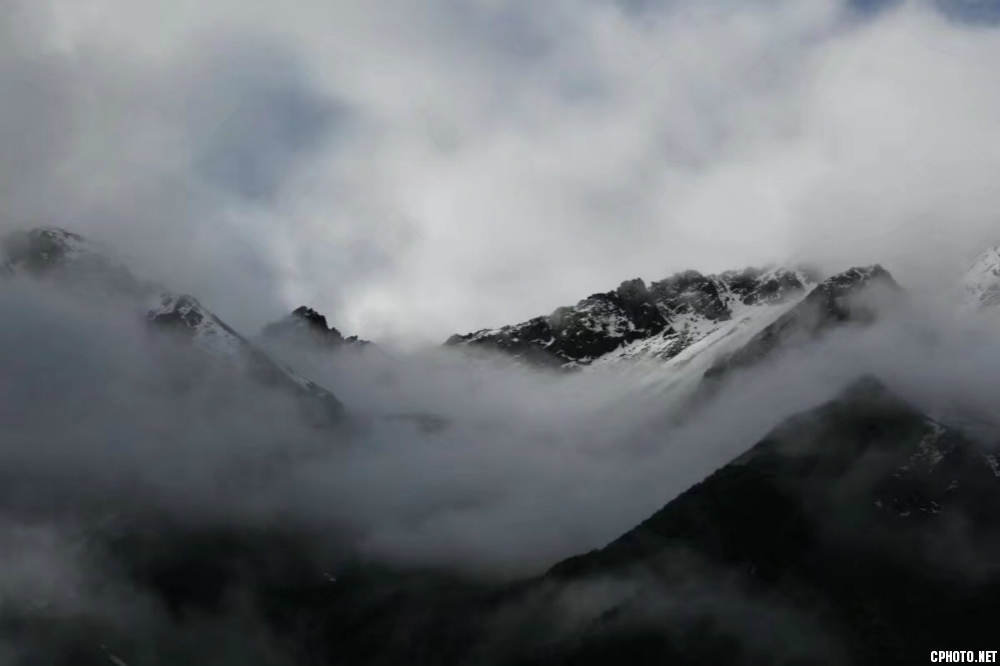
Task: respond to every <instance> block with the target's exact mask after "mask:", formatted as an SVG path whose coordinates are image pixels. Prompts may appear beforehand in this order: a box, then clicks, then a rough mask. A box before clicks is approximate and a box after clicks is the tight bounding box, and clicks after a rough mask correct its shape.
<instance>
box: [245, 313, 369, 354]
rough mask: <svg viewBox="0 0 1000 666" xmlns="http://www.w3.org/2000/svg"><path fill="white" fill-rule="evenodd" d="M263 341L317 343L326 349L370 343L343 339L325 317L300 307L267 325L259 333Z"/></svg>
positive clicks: (355, 339) (359, 346)
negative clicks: (284, 340) (280, 340)
mask: <svg viewBox="0 0 1000 666" xmlns="http://www.w3.org/2000/svg"><path fill="white" fill-rule="evenodd" d="M261 336H262V337H263V338H264V339H265V340H269V341H275V340H279V339H286V340H290V341H293V342H308V343H314V344H316V343H318V344H320V345H323V346H328V347H344V346H350V347H358V348H361V347H366V346H368V345H370V344H371V343H370V342H369V341H368V340H361V339H359V338H358V336H356V335H351V336H348V337H344V335H343V334H342V333H341V332H340V331H338V330H337V329H336V328H335V327H333V326H329V325H328V323H327V320H326V317H325V316H323V315H321V314H320V313H319V312H317V311H316V310H313V309H312V308H310V307H308V306H305V305H302V306H300V307H297V308H295V310H293V311H292V313H291V314H289V315H287V316H286V317H284V318H283V319H280V320H279V321H276V322H273V323H270V324H268V325H267V326H265V327H264V328H263V330H262V331H261Z"/></svg>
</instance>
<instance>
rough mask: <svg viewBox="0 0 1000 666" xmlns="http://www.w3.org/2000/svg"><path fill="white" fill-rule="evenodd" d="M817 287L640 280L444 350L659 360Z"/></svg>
mask: <svg viewBox="0 0 1000 666" xmlns="http://www.w3.org/2000/svg"><path fill="white" fill-rule="evenodd" d="M815 284H816V275H815V274H814V273H813V272H811V271H808V270H790V269H784V268H773V269H768V270H762V269H753V268H748V269H746V270H743V271H728V272H725V273H722V274H719V275H702V274H701V273H698V272H696V271H686V272H683V273H678V274H677V275H674V276H672V277H669V278H667V279H665V280H661V281H659V282H653V283H652V284H651V285H649V286H648V287H647V286H646V284H645V282H643V281H642V280H641V279H635V280H629V281H626V282H623V283H622V284H621V285H620V286H619V287H618V288H617V289H616V290H615V291H610V292H606V293H602V294H594V295H592V296H590V297H588V298H585V299H584V300H582V301H580V302H579V303H577V304H576V305H575V306H571V307H563V308H558V309H557V310H556V311H555V312H553V313H552V314H551V315H549V316H547V317H546V316H543V317H536V318H534V319H531V320H529V321H527V322H524V323H522V324H516V325H511V326H504V327H503V328H499V329H485V330H482V331H477V332H475V333H469V334H467V335H455V336H452V337H451V338H450V339H449V340H448V341H447V342H446V343H445V344H447V345H452V346H472V347H477V348H482V349H491V350H496V351H500V352H503V353H506V354H510V355H513V356H514V357H517V358H521V359H524V360H527V361H529V362H534V363H539V364H542V365H548V366H555V367H567V368H576V367H581V366H587V365H605V364H609V363H616V362H619V361H622V360H626V359H634V358H651V359H658V360H660V361H664V360H669V359H671V358H674V357H676V356H677V355H678V354H680V353H681V352H682V351H684V350H685V349H687V348H689V347H691V346H692V345H696V344H697V343H699V342H701V341H703V340H706V339H708V338H710V337H712V336H713V335H715V334H718V333H719V332H720V331H730V330H732V329H733V328H734V326H736V325H737V324H736V323H735V322H739V323H740V324H745V323H748V322H751V321H759V320H760V319H761V318H764V319H770V318H773V317H776V316H777V315H778V314H779V313H780V312H781V311H783V308H784V307H787V306H789V305H790V304H792V303H794V302H795V300H797V299H799V298H801V297H803V296H804V295H805V293H807V292H808V290H809V289H810V288H811V287H812V286H813V285H815Z"/></svg>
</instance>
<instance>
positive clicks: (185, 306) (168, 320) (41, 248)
mask: <svg viewBox="0 0 1000 666" xmlns="http://www.w3.org/2000/svg"><path fill="white" fill-rule="evenodd" d="M0 259H2V265H3V266H4V267H5V268H6V271H5V272H7V273H8V275H13V276H14V277H15V278H16V277H18V276H23V277H25V278H29V279H49V278H51V279H53V280H55V281H56V282H58V283H59V284H60V285H64V286H66V287H68V288H71V289H76V288H77V287H80V286H85V287H87V288H90V289H91V290H93V291H96V292H98V293H103V294H114V295H116V296H120V297H124V299H123V302H124V303H125V304H126V307H135V309H136V310H137V314H139V315H140V316H143V317H144V318H145V319H146V320H147V321H149V322H150V323H151V324H153V325H155V327H156V329H157V330H161V331H171V332H175V333H178V334H179V335H181V336H182V337H183V338H185V339H189V340H190V342H191V344H192V345H193V346H194V347H195V348H196V349H198V350H200V351H202V352H204V353H206V354H207V355H209V356H211V357H212V358H213V359H214V360H215V361H218V362H222V363H223V364H224V365H228V366H232V367H235V368H237V369H238V370H240V371H242V372H245V373H247V374H248V375H249V376H250V377H252V378H253V379H255V380H258V381H261V382H263V383H264V384H266V385H269V386H272V387H277V388H279V389H284V390H285V391H286V392H290V394H291V395H293V396H295V397H297V398H299V399H303V398H304V399H305V402H304V403H303V405H304V406H306V407H307V408H308V409H309V413H310V415H316V416H318V417H319V418H318V421H320V422H330V420H331V417H333V418H336V417H338V415H339V414H340V413H341V411H342V405H341V403H340V401H339V400H337V398H336V397H334V395H333V394H332V393H330V392H329V391H327V390H326V389H324V388H322V387H320V386H318V385H317V384H315V383H314V382H311V381H309V380H308V379H305V378H304V377H302V376H300V375H299V374H297V373H295V372H294V371H292V370H291V369H289V368H287V367H285V366H284V365H281V364H279V363H278V362H276V361H274V360H273V359H272V358H270V357H269V356H268V355H267V354H266V353H264V352H263V351H262V350H260V349H258V348H257V347H256V346H255V345H253V344H251V343H250V342H249V341H247V340H246V339H245V338H244V337H243V336H241V335H240V334H239V333H237V332H236V331H235V330H234V329H233V328H232V327H231V326H229V325H227V324H226V323H225V322H224V321H222V319H220V318H219V317H218V316H216V315H215V314H214V313H213V312H211V311H210V310H209V309H208V308H206V307H205V306H204V305H202V304H201V303H200V302H199V301H198V300H197V299H196V298H194V297H193V296H189V295H181V294H176V293H173V292H171V291H169V290H167V289H165V288H164V287H162V286H160V285H157V284H155V283H152V282H147V281H143V280H140V279H138V278H136V277H135V275H134V274H133V273H132V272H131V271H130V270H129V268H128V267H127V266H126V265H125V264H124V263H123V262H121V261H119V260H118V259H116V258H115V257H114V254H113V253H111V252H109V251H107V250H105V249H103V248H101V247H100V246H99V245H97V244H96V243H93V242H91V241H89V240H88V239H86V238H84V237H83V236H81V235H79V234H76V233H73V232H71V231H67V230H65V229H60V228H57V227H40V228H34V229H29V230H26V231H19V232H15V233H12V234H10V235H8V236H6V237H4V238H3V239H0Z"/></svg>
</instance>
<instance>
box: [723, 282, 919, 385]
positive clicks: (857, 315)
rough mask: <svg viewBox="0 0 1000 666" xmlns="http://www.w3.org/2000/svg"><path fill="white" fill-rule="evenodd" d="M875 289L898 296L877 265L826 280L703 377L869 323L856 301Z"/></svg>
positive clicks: (868, 310) (869, 314)
mask: <svg viewBox="0 0 1000 666" xmlns="http://www.w3.org/2000/svg"><path fill="white" fill-rule="evenodd" d="M879 286H881V287H884V288H886V289H888V290H890V291H891V292H894V293H896V294H901V293H902V290H901V289H900V287H899V285H897V284H896V282H895V280H893V279H892V276H891V275H889V273H888V271H886V270H885V269H884V268H882V267H881V266H878V265H875V266H869V267H866V268H851V269H849V270H847V271H844V272H843V273H839V274H837V275H834V276H832V277H830V278H828V279H826V280H825V281H823V282H822V283H821V284H820V285H819V286H817V287H816V288H815V289H813V290H812V291H811V292H809V295H808V296H806V297H805V298H804V299H803V300H802V301H801V302H800V303H799V304H798V305H796V306H795V307H794V308H792V309H791V310H789V311H788V312H786V313H785V314H783V315H781V316H780V317H778V319H777V320H776V321H775V322H774V323H772V324H770V325H769V326H767V327H766V328H765V329H764V330H762V331H761V332H760V333H758V334H757V335H755V336H754V337H753V338H752V339H751V340H750V342H748V343H747V344H746V345H744V346H743V347H742V348H741V349H739V350H738V351H736V352H735V353H733V354H732V355H730V356H728V357H726V358H722V359H719V360H718V361H717V362H716V363H715V364H714V365H713V366H712V368H711V369H710V370H709V371H708V372H707V373H706V377H711V378H718V377H721V376H722V375H724V374H726V373H728V372H729V371H731V370H733V369H736V368H740V367H747V366H750V365H753V364H754V363H757V362H759V361H761V360H763V359H764V358H766V357H768V356H769V355H771V354H773V353H775V352H776V351H777V350H778V349H780V348H783V347H785V346H787V345H791V344H798V343H800V342H806V341H809V340H813V339H816V338H818V337H819V336H821V335H822V334H823V333H824V332H825V331H827V330H829V329H830V328H832V327H834V326H837V325H839V324H843V323H846V322H856V323H868V322H870V321H872V320H873V319H874V318H875V316H876V312H875V311H874V309H873V308H872V307H870V305H869V304H868V303H865V302H864V301H863V300H861V299H860V297H861V296H862V294H863V293H865V292H866V291H867V290H868V289H870V288H873V287H879Z"/></svg>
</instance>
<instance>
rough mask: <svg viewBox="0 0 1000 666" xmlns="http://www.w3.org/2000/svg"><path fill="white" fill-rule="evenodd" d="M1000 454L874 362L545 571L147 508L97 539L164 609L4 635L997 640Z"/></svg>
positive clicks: (640, 646) (681, 646)
mask: <svg viewBox="0 0 1000 666" xmlns="http://www.w3.org/2000/svg"><path fill="white" fill-rule="evenodd" d="M995 470H996V458H995V457H993V456H992V454H990V453H988V452H987V451H985V450H984V449H981V448H980V447H979V446H978V445H976V444H973V443H972V442H971V441H969V440H968V439H966V438H965V437H963V436H962V434H961V433H959V432H955V431H953V430H951V429H949V428H947V427H945V426H943V425H941V424H939V423H937V422H935V421H933V420H931V419H929V418H927V417H926V416H924V415H923V414H921V413H920V412H918V411H917V410H915V409H914V408H912V407H911V406H909V405H908V404H906V403H904V402H902V401H900V400H898V399H897V398H895V397H893V396H892V395H891V394H890V393H889V392H888V391H886V389H885V388H884V387H883V386H882V385H881V384H880V383H879V382H878V381H876V380H874V379H864V380H862V381H859V382H857V383H855V384H853V385H852V386H850V387H848V388H847V389H846V390H845V391H844V392H843V393H842V394H841V395H840V396H839V397H838V398H837V399H835V400H833V401H832V402H830V403H828V404H826V405H823V406H821V407H819V408H817V409H814V410H811V411H809V412H806V413H803V414H800V415H798V416H796V417H793V418H791V419H789V420H788V421H787V422H785V423H784V424H782V425H781V426H780V427H778V428H776V429H775V430H774V431H773V432H772V433H771V434H770V435H768V436H767V437H765V438H764V439H763V440H762V441H761V442H759V443H758V444H757V445H756V446H754V447H753V448H752V449H751V450H750V451H748V452H747V453H746V454H744V455H742V456H740V457H739V458H737V459H735V460H733V461H732V462H731V463H729V464H728V465H726V466H724V467H723V468H721V469H720V470H718V471H717V472H715V473H714V474H712V475H711V476H709V477H708V478H707V479H705V480H704V481H703V482H701V483H699V484H697V485H696V486H694V487H692V488H691V489H689V490H688V491H687V492H685V493H683V494H682V495H680V496H679V497H677V498H676V499H674V500H673V501H671V502H670V503H668V504H667V505H666V506H665V507H664V508H663V509H661V510H660V511H658V512H657V513H655V514H654V515H653V516H652V517H650V518H649V519H648V520H646V521H644V522H643V523H642V524H640V525H638V526H637V527H636V528H635V529H633V530H631V531H629V532H628V533H627V534H625V535H623V536H622V537H621V538H619V539H617V540H615V541H614V542H613V543H611V544H609V545H608V546H607V547H605V548H603V549H600V550H596V551H593V552H591V553H587V554H583V555H580V556H577V557H573V558H570V559H568V560H566V561H564V562H561V563H559V564H557V565H556V566H554V567H553V568H552V569H551V570H550V571H549V572H548V573H547V574H545V575H542V576H539V577H537V578H533V579H530V580H525V581H521V582H515V583H486V582H476V581H470V580H466V579H460V578H456V577H454V576H449V575H445V574H437V573H433V572H415V571H398V570H391V569H388V568H386V567H376V566H372V565H365V564H363V563H359V562H357V561H352V560H351V558H350V557H349V555H348V554H347V553H337V552H336V551H335V550H329V549H325V550H324V549H319V548H317V547H316V546H315V543H311V542H310V538H311V537H310V536H309V535H308V534H307V533H305V532H302V531H297V530H296V529H295V527H294V526H293V525H283V526H280V527H274V528H271V529H249V528H246V529H236V528H232V527H230V528H227V529H212V528H211V526H210V525H206V526H204V527H202V528H199V529H195V528H192V527H190V526H188V527H178V526H177V525H176V524H174V523H172V522H171V521H169V520H166V519H161V518H156V517H154V516H149V515H144V516H139V515H137V516H135V517H134V522H132V523H129V522H128V521H123V522H119V523H117V524H116V525H115V526H114V527H113V528H108V527H105V528H104V531H103V532H101V533H100V536H98V537H95V540H94V543H95V544H97V545H96V546H95V548H94V552H95V557H96V556H97V555H98V554H99V555H100V557H103V558H105V559H106V561H107V562H108V566H109V567H110V568H111V570H115V571H121V572H123V575H125V576H127V578H128V580H129V582H130V584H131V585H134V586H137V587H138V588H139V589H141V590H143V592H144V593H145V594H147V595H149V596H151V597H152V598H153V599H156V600H158V604H159V606H160V607H161V608H162V611H157V613H160V612H162V613H164V614H165V615H163V616H162V617H161V616H159V615H156V614H154V615H153V616H152V619H150V618H145V619H144V616H142V615H141V614H140V615H139V616H138V617H137V618H129V619H123V618H114V617H111V618H108V617H100V616H98V617H95V618H93V619H92V620H87V619H86V617H84V618H81V617H76V616H74V617H61V616H54V615H48V614H46V613H45V612H44V610H37V611H34V612H32V613H27V614H25V613H20V614H18V613H13V614H11V613H7V614H5V615H2V616H0V617H2V621H0V637H3V636H5V637H10V638H11V639H12V640H18V641H21V643H22V644H23V643H27V644H29V645H31V647H32V650H33V655H36V656H37V659H36V660H35V661H30V660H27V661H23V662H21V663H24V664H29V663H30V664H36V663H37V664H43V663H44V664H70V663H72V664H74V666H88V665H89V664H95V665H96V664H105V665H106V664H107V663H108V662H107V654H108V653H112V654H114V655H115V656H116V658H118V659H120V660H121V661H122V662H124V663H126V664H130V665H131V664H141V663H156V664H161V663H163V664H166V663H181V662H182V663H185V664H191V665H192V666H195V665H200V664H206V665H207V664H219V663H233V664H236V663H240V664H286V663H287V664H292V663H295V664H310V665H314V664H352V665H363V664H399V663H406V664H415V665H417V666H419V665H422V664H437V665H443V664H455V665H458V664H512V665H513V664H517V665H521V666H526V665H529V664H530V665H541V664H564V665H570V664H572V665H579V666H583V665H591V664H594V665H596V664H607V663H627V664H651V665H652V664H657V665H660V664H664V663H675V664H706V665H707V664H721V663H725V664H761V665H764V664H873V665H874V664H878V665H883V664H896V663H898V664H911V663H915V662H919V661H922V660H926V657H927V651H928V650H931V649H934V650H938V649H963V650H967V649H977V650H978V649H994V648H995V646H991V645H985V644H983V641H984V639H986V638H987V637H991V636H993V635H994V631H993V624H994V622H995V618H996V617H997V616H998V613H1000V568H998V567H996V566H995V563H996V562H997V561H1000V560H998V556H1000V552H998V549H1000V546H998V544H1000V539H998V537H1000V519H998V516H1000V478H998V477H997V473H996V472H995ZM956 526H961V529H957V528H956ZM972 561H974V562H976V563H977V567H976V568H975V575H971V574H970V573H969V572H970V570H971V569H970V567H969V562H972ZM192 632H194V633H192ZM102 646H103V647H102ZM67 655H71V656H72V659H71V658H70V657H68V656H67ZM171 660H173V661H171ZM115 663H117V662H115Z"/></svg>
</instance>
